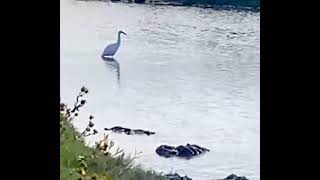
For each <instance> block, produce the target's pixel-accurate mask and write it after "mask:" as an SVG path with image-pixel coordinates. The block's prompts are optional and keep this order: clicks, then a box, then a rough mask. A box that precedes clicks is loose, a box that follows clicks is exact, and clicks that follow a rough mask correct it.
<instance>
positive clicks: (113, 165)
mask: <svg viewBox="0 0 320 180" xmlns="http://www.w3.org/2000/svg"><path fill="white" fill-rule="evenodd" d="M103 143H106V144H105V145H106V146H107V148H106V151H104V152H103V151H102V149H101V146H100V145H101V144H103ZM111 144H112V143H111V142H108V139H107V138H105V139H103V140H102V141H101V142H100V143H99V144H98V145H97V146H96V147H89V146H87V145H86V144H85V142H84V138H83V137H82V136H81V133H79V132H77V131H76V129H75V128H74V127H73V125H72V123H71V122H70V120H69V119H67V118H66V116H65V115H64V114H62V113H60V179H61V180H69V179H79V180H80V179H81V180H87V179H96V180H137V179H139V180H165V179H166V178H165V177H164V176H162V175H161V174H159V173H156V172H154V171H151V170H148V171H145V170H143V169H142V168H140V167H139V166H133V164H132V162H133V160H134V157H130V156H127V157H126V156H125V154H124V153H123V152H122V151H119V150H118V151H117V152H118V154H117V155H116V154H111V153H109V150H110V149H111V148H110V147H111Z"/></svg>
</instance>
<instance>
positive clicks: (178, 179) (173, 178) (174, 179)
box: [164, 173, 192, 180]
mask: <svg viewBox="0 0 320 180" xmlns="http://www.w3.org/2000/svg"><path fill="white" fill-rule="evenodd" d="M164 177H165V178H166V179H168V180H192V179H191V178H189V177H188V176H180V175H179V174H177V173H174V174H166V175H164Z"/></svg>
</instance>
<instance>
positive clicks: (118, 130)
mask: <svg viewBox="0 0 320 180" xmlns="http://www.w3.org/2000/svg"><path fill="white" fill-rule="evenodd" d="M104 130H106V131H112V132H115V133H125V134H127V135H133V134H146V135H148V136H149V135H151V134H155V132H151V131H145V130H142V129H130V128H124V127H121V126H115V127H112V128H104Z"/></svg>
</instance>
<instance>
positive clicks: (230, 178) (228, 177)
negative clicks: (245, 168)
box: [217, 174, 249, 180]
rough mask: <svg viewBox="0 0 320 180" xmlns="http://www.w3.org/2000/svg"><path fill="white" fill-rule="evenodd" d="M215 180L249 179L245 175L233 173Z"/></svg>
mask: <svg viewBox="0 0 320 180" xmlns="http://www.w3.org/2000/svg"><path fill="white" fill-rule="evenodd" d="M217 180H249V179H248V178H246V177H245V176H237V175H235V174H231V175H229V176H227V177H226V178H224V179H217Z"/></svg>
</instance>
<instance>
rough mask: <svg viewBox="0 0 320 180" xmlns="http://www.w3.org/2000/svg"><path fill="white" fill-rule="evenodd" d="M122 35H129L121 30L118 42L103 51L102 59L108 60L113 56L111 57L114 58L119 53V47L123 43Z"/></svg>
mask: <svg viewBox="0 0 320 180" xmlns="http://www.w3.org/2000/svg"><path fill="white" fill-rule="evenodd" d="M121 34H124V35H127V34H126V33H125V32H123V31H122V30H120V31H119V32H118V40H117V42H116V43H113V44H110V45H108V46H107V47H106V48H105V49H104V51H103V53H102V55H101V57H102V59H105V58H107V57H108V56H109V57H110V56H111V57H112V58H113V56H114V55H115V54H116V52H117V51H118V49H119V47H120V43H121V37H120V35H121Z"/></svg>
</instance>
